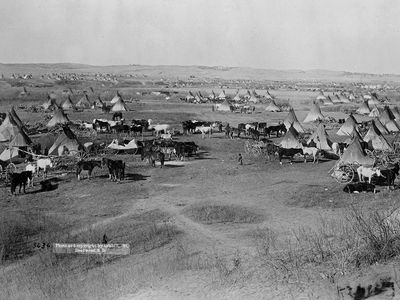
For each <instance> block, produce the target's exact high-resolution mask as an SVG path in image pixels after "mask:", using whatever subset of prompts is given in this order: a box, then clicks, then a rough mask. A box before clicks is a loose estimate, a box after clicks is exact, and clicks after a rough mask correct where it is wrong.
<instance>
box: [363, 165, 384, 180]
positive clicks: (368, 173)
mask: <svg viewBox="0 0 400 300" xmlns="http://www.w3.org/2000/svg"><path fill="white" fill-rule="evenodd" d="M357 174H358V179H359V180H360V182H363V181H364V178H365V177H367V178H368V183H371V181H372V177H373V176H374V175H376V176H378V177H381V176H382V173H381V170H380V169H379V168H368V167H364V166H360V167H358V168H357ZM382 177H383V176H382Z"/></svg>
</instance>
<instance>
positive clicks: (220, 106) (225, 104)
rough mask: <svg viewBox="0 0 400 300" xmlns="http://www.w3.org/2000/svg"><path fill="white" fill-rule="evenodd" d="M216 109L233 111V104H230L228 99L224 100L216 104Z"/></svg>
mask: <svg viewBox="0 0 400 300" xmlns="http://www.w3.org/2000/svg"><path fill="white" fill-rule="evenodd" d="M215 109H216V110H217V111H232V110H233V108H232V105H230V103H229V102H228V100H226V99H225V101H224V102H222V103H220V104H216V105H215Z"/></svg>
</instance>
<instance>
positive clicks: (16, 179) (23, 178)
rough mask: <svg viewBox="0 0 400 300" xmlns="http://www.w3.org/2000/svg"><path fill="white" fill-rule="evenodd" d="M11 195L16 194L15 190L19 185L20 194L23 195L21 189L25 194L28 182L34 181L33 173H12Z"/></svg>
mask: <svg viewBox="0 0 400 300" xmlns="http://www.w3.org/2000/svg"><path fill="white" fill-rule="evenodd" d="M10 177H11V194H13V195H14V194H15V189H16V187H17V186H18V185H19V193H21V188H22V187H23V191H24V194H25V187H26V184H27V183H28V180H32V171H23V172H21V173H11V174H10Z"/></svg>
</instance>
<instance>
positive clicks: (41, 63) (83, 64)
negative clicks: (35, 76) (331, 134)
mask: <svg viewBox="0 0 400 300" xmlns="http://www.w3.org/2000/svg"><path fill="white" fill-rule="evenodd" d="M0 64H2V65H82V66H88V67H126V66H143V67H207V68H229V69H253V70H265V71H281V72H292V71H297V72H312V71H328V72H342V73H351V74H352V75H375V76H379V75H386V76H387V75H391V76H400V73H399V74H397V73H371V72H359V71H346V70H334V69H324V68H314V69H275V68H266V67H250V66H224V65H196V64H187V65H177V64H135V63H131V64H110V65H102V64H99V65H95V64H88V63H82V62H23V63H17V62H0Z"/></svg>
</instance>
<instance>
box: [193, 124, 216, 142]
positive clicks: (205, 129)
mask: <svg viewBox="0 0 400 300" xmlns="http://www.w3.org/2000/svg"><path fill="white" fill-rule="evenodd" d="M195 132H201V138H203V139H204V138H205V137H206V134H207V133H208V137H209V138H211V135H212V126H204V125H201V126H198V127H196V130H195Z"/></svg>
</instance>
